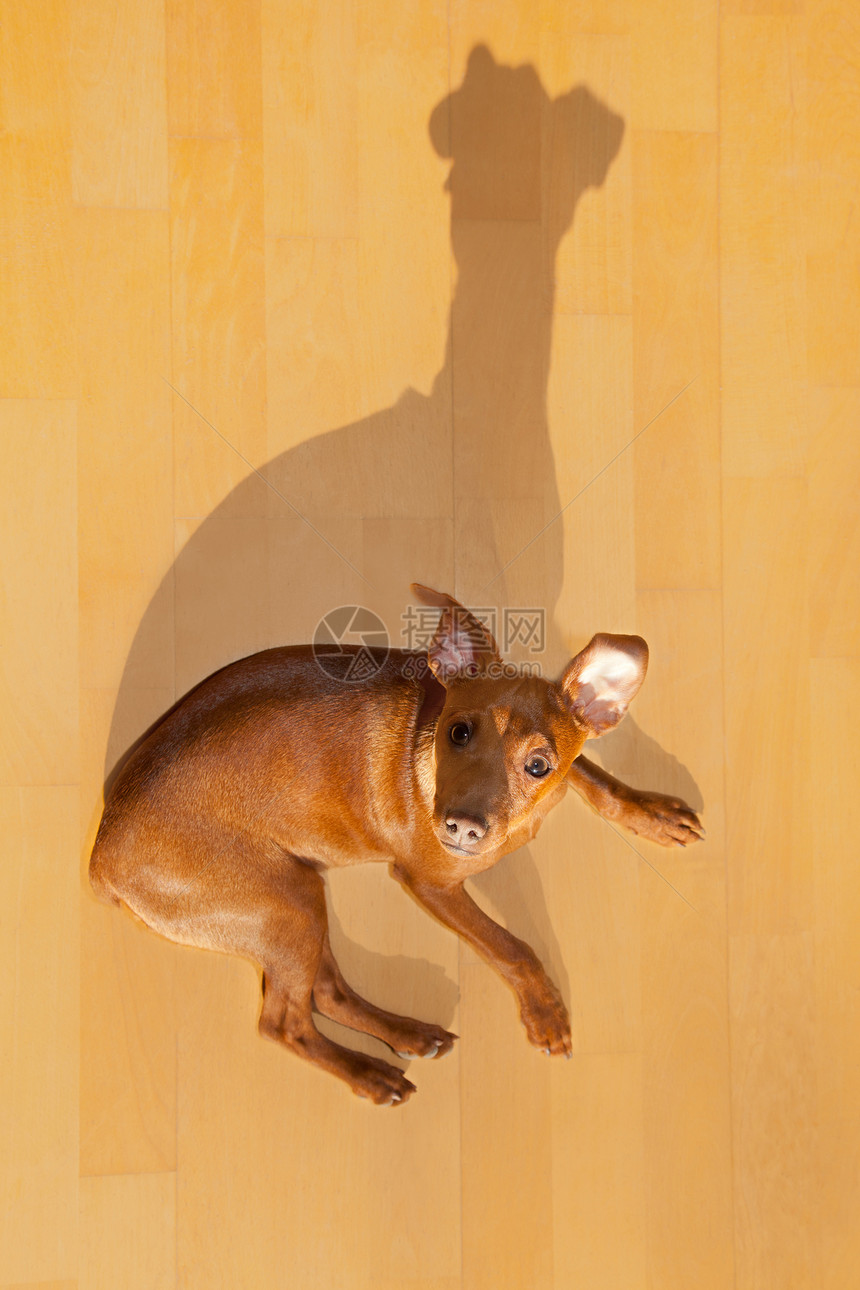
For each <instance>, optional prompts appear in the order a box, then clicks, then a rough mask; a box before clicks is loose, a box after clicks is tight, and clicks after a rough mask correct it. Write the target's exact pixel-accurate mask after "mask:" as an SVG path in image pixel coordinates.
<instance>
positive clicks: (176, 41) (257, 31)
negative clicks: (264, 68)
mask: <svg viewBox="0 0 860 1290" xmlns="http://www.w3.org/2000/svg"><path fill="white" fill-rule="evenodd" d="M260 10H261V5H260V3H259V0H255V3H252V4H242V5H235V4H219V3H217V2H216V0H210V2H207V3H200V2H199V0H195V2H194V3H190V2H189V0H170V3H169V4H167V5H165V41H166V67H167V76H166V84H167V122H168V129H169V132H170V135H171V136H172V137H174V138H175V137H180V138H182V137H186V138H207V139H241V138H249V137H250V138H255V139H259V138H260V135H261V131H262V114H263V96H262V94H261V92H260V84H261V64H262V56H263V54H262V49H263V46H262V30H261V15H260Z"/></svg>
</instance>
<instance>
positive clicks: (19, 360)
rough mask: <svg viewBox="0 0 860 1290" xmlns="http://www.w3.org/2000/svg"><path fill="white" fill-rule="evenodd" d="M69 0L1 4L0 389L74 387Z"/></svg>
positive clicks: (36, 392)
mask: <svg viewBox="0 0 860 1290" xmlns="http://www.w3.org/2000/svg"><path fill="white" fill-rule="evenodd" d="M68 41H69V24H68V5H67V3H66V0H50V2H49V3H46V4H44V5H40V6H39V7H38V10H35V11H32V12H31V11H29V10H28V9H26V8H25V7H23V6H21V5H16V4H13V3H11V2H10V0H4V3H3V5H2V7H0V83H2V86H3V106H2V113H3V132H2V138H0V165H2V169H3V175H4V185H3V202H2V210H0V261H1V262H2V264H3V302H4V315H5V318H6V319H7V320H8V322H9V324H10V325H8V326H6V327H5V329H4V333H3V344H2V346H0V395H2V397H4V398H73V397H75V396H76V395H77V392H78V387H77V373H76V370H75V338H74V327H73V325H72V323H71V321H70V320H71V316H72V311H73V295H72V264H73V253H72V249H71V247H70V245H69V238H70V227H69V218H70V209H69V207H70V201H71V187H70V182H69V168H68V160H67V157H68V149H69V128H70V127H69V102H68V95H69V75H68V56H67V51H68Z"/></svg>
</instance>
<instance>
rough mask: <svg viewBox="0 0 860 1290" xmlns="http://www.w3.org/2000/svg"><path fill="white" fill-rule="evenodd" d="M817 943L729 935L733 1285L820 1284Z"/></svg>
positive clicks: (805, 937) (795, 937)
mask: <svg viewBox="0 0 860 1290" xmlns="http://www.w3.org/2000/svg"><path fill="white" fill-rule="evenodd" d="M813 973H814V969H813V938H812V935H811V934H810V933H807V932H787V933H783V934H768V933H761V934H758V935H755V934H746V933H738V934H736V935H733V936H732V937H731V950H730V977H729V980H730V1006H731V1013H732V1121H733V1144H734V1149H733V1157H734V1177H735V1260H736V1281H737V1285H738V1286H739V1287H742V1288H743V1290H746V1287H754V1286H760V1285H767V1284H771V1285H774V1284H775V1285H779V1284H780V1283H782V1284H789V1285H790V1284H791V1283H792V1282H793V1281H794V1282H797V1283H800V1284H801V1285H816V1284H819V1283H820V1275H821V1247H820V1239H821V1213H822V1210H821V1205H822V1203H823V1202H824V1200H825V1196H824V1194H823V1193H822V1190H821V1184H822V1179H821V1176H820V1172H819V1159H820V1157H819V1146H818V1130H817V1116H816V1101H815V1078H816V1061H815V1056H814V1042H815V1024H814V974H813Z"/></svg>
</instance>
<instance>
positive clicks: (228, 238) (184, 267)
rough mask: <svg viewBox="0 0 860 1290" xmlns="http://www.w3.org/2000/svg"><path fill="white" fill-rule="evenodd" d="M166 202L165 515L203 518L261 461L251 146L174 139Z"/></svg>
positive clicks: (257, 176) (262, 398) (260, 287)
mask: <svg viewBox="0 0 860 1290" xmlns="http://www.w3.org/2000/svg"><path fill="white" fill-rule="evenodd" d="M170 198H171V222H170V255H171V270H172V271H171V340H172V347H171V348H172V372H171V384H172V385H174V387H175V389H176V391H178V394H177V395H175V396H174V399H173V415H174V444H175V453H176V465H175V479H176V484H175V489H174V507H175V511H176V514H177V515H178V516H203V515H208V514H209V512H210V511H211V510H212V509H213V507H214V506H215V505H216V504H217V503H218V502H220V501H221V500H222V498H224V497H225V496H226V495H227V494H228V493H229V492H230V490H231V489H232V488H233V487H235V485H236V484H238V483H239V481H240V480H242V479H244V478H245V477H246V475H247V474H248V471H249V466H252V465H253V466H256V465H257V463H262V461H263V459H264V456H265V448H266V318H265V307H266V306H265V302H266V289H265V276H264V275H265V252H264V246H263V174H262V156H261V153H260V149H259V147H258V146H257V145H256V144H255V142H254V141H249V140H242V141H238V140H233V139H230V140H226V141H223V140H220V139H208V138H207V139H180V140H175V141H174V142H173V143H172V144H171V149H170ZM246 491H247V490H246ZM228 505H229V504H228Z"/></svg>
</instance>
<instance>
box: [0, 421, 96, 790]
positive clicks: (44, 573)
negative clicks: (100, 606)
mask: <svg viewBox="0 0 860 1290" xmlns="http://www.w3.org/2000/svg"><path fill="white" fill-rule="evenodd" d="M76 414H77V408H76V405H75V404H74V403H72V402H67V401H65V400H59V401H57V402H47V401H42V400H20V401H19V400H11V399H3V400H0V444H2V455H3V472H2V504H0V548H2V549H3V551H4V553H6V558H4V560H3V564H2V575H1V576H2V581H1V582H0V588H2V590H0V597H2V601H3V606H4V611H5V612H4V615H3V617H4V624H3V656H4V658H3V670H2V679H0V703H2V708H3V712H4V717H5V719H4V723H3V734H2V739H0V783H3V784H63V783H66V784H68V783H72V782H74V781H76V780H77V777H78V731H77V725H78V710H77V709H78V705H77V668H78V653H77V645H76V619H77V599H78V587H77V576H78V568H77V531H76V529H77V495H76V494H77V489H76V484H77V443H76V436H77V415H76ZM59 641H62V642H63V644H62V648H60V649H58V643H59Z"/></svg>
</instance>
